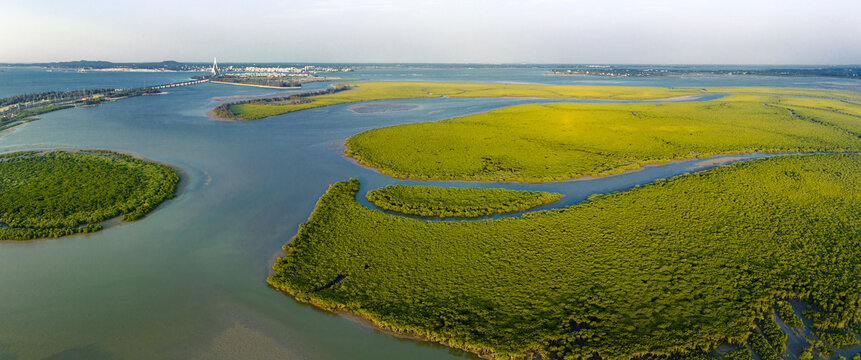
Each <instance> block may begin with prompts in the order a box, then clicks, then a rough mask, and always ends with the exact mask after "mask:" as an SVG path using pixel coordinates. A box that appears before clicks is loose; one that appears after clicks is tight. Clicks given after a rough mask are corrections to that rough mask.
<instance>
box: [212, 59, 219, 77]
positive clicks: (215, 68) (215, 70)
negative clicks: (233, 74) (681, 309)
mask: <svg viewBox="0 0 861 360" xmlns="http://www.w3.org/2000/svg"><path fill="white" fill-rule="evenodd" d="M219 73H220V72H219V71H218V59H216V58H212V76H218V75H220V74H219Z"/></svg>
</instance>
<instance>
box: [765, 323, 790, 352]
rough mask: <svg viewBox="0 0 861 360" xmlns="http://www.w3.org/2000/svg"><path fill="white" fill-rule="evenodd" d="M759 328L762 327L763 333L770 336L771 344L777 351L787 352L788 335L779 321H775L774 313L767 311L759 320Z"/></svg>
mask: <svg viewBox="0 0 861 360" xmlns="http://www.w3.org/2000/svg"><path fill="white" fill-rule="evenodd" d="M759 328H760V329H762V333H763V335H765V337H767V338H768V341H769V342H770V343H771V346H773V347H774V349H775V350H777V352H779V353H784V352H786V340H787V339H788V336H787V335H786V333H784V332H783V330H781V329H780V326H779V325H777V322H775V321H774V315H772V314H771V313H767V314H766V315H765V317H763V319H761V320H759Z"/></svg>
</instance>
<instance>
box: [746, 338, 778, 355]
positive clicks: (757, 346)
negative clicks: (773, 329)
mask: <svg viewBox="0 0 861 360" xmlns="http://www.w3.org/2000/svg"><path fill="white" fill-rule="evenodd" d="M747 343H748V344H749V345H750V348H751V349H753V352H755V353H756V354H757V355H759V358H760V359H762V360H781V358H780V356H777V353H776V352H774V349H773V348H772V347H771V345H769V344H768V341H766V340H765V337H764V336H762V334H760V333H759V331H751V332H750V335H749V336H748V338H747Z"/></svg>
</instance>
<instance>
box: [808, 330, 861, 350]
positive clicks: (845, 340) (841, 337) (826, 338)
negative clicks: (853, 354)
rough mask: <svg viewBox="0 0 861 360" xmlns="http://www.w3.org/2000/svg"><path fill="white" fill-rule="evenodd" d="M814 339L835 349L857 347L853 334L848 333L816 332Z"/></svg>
mask: <svg viewBox="0 0 861 360" xmlns="http://www.w3.org/2000/svg"><path fill="white" fill-rule="evenodd" d="M815 333H816V337H818V338H819V339H820V340H822V341H823V342H825V343H827V344H829V345H831V346H833V347H835V348H837V349H840V348H844V347H847V346H852V345H858V339H857V338H856V337H855V334H853V333H851V332H849V331H840V330H831V331H816V332H815Z"/></svg>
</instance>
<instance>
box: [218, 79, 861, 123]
mask: <svg viewBox="0 0 861 360" xmlns="http://www.w3.org/2000/svg"><path fill="white" fill-rule="evenodd" d="M704 93H751V94H784V95H798V96H812V97H822V98H829V99H841V100H855V101H857V100H861V94H859V93H858V92H854V91H849V90H828V89H802V88H783V87H715V88H707V89H706V88H673V89H668V88H661V87H650V86H575V85H534V84H501V83H443V82H407V81H403V82H401V81H390V82H386V81H377V82H358V83H351V84H350V91H345V92H341V93H338V94H326V95H318V96H312V97H311V99H310V100H311V101H309V102H306V103H301V104H290V103H269V104H266V103H246V104H242V106H233V107H231V109H230V110H231V111H232V112H233V113H234V114H235V116H236V117H237V118H240V119H243V120H255V119H261V118H264V117H269V116H274V115H279V114H284V113H288V112H292V111H298V110H304V109H309V108H315V107H321V106H329V105H335V104H344V103H351V102H358V101H371V100H386V99H409V98H427V97H439V96H452V97H540V98H554V99H561V98H580V99H616V100H649V99H662V98H670V97H676V96H686V95H699V94H704Z"/></svg>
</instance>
